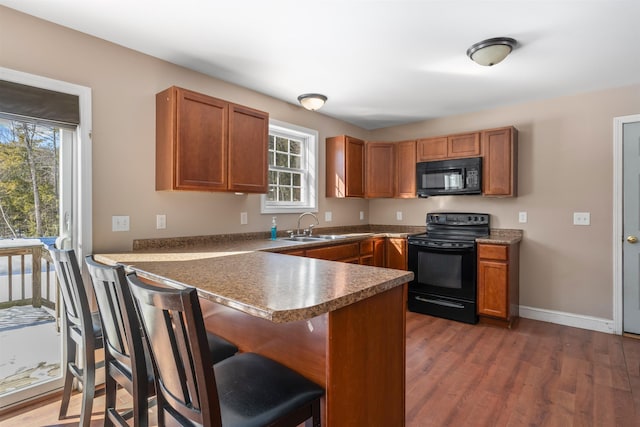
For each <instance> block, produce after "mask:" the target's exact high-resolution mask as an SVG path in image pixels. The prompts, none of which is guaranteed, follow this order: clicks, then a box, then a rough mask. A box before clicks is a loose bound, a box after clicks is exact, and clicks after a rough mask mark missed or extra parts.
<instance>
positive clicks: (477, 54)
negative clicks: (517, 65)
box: [467, 37, 518, 67]
mask: <svg viewBox="0 0 640 427" xmlns="http://www.w3.org/2000/svg"><path fill="white" fill-rule="evenodd" d="M517 43H518V42H516V41H515V40H514V39H511V38H509V37H496V38H493V39H487V40H483V41H481V42H478V43H476V44H474V45H473V46H471V47H470V48H469V49H467V56H468V57H469V58H471V59H472V60H473V61H474V62H477V63H478V64H480V65H486V66H489V67H490V66H492V65H495V64H497V63H499V62H500V61H502V60H503V59H504V58H506V57H507V55H509V54H510V53H511V51H512V50H513V49H514V48H515V47H516V44H517Z"/></svg>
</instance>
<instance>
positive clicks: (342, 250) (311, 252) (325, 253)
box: [306, 242, 360, 262]
mask: <svg viewBox="0 0 640 427" xmlns="http://www.w3.org/2000/svg"><path fill="white" fill-rule="evenodd" d="M359 254H360V244H359V243H358V242H354V243H347V244H344V245H335V246H327V247H323V248H315V249H307V251H306V255H307V257H309V258H320V259H327V260H330V261H339V260H346V259H349V261H350V262H352V261H354V260H355V262H358V255H359Z"/></svg>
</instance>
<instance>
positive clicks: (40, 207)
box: [0, 119, 60, 238]
mask: <svg viewBox="0 0 640 427" xmlns="http://www.w3.org/2000/svg"><path fill="white" fill-rule="evenodd" d="M59 150H60V130H59V129H58V128H56V127H54V126H51V125H46V124H40V123H34V122H27V121H19V120H6V119H0V238H17V237H44V236H56V235H58V224H59V222H58V211H59V210H58V200H59V194H58V187H59V186H58V177H59V155H58V154H59Z"/></svg>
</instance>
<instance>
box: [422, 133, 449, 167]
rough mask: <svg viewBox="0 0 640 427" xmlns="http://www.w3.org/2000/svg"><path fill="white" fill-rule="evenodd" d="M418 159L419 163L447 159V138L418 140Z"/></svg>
mask: <svg viewBox="0 0 640 427" xmlns="http://www.w3.org/2000/svg"><path fill="white" fill-rule="evenodd" d="M417 157H418V161H419V162H426V161H429V160H442V159H446V158H447V137H446V136H441V137H437V138H425V139H419V140H418V147H417Z"/></svg>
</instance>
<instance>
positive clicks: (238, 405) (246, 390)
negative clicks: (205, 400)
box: [213, 353, 324, 427]
mask: <svg viewBox="0 0 640 427" xmlns="http://www.w3.org/2000/svg"><path fill="white" fill-rule="evenodd" d="M213 369H214V371H215V376H216V384H217V386H218V398H219V400H220V415H221V418H222V425H223V426H233V427H261V426H266V425H270V424H271V423H273V422H274V421H276V420H278V419H279V418H280V417H281V416H282V414H287V413H290V412H293V411H294V410H295V409H297V408H299V407H300V406H303V405H304V404H305V403H307V402H310V401H313V400H315V399H319V398H320V397H321V396H322V395H323V394H324V390H323V389H322V388H321V387H320V386H318V385H317V384H315V383H313V382H311V381H309V380H308V379H306V378H304V377H303V376H302V375H300V374H298V373H296V372H294V371H292V370H291V369H289V368H287V367H285V366H283V365H281V364H280V363H277V362H275V361H273V360H271V359H268V358H266V357H263V356H260V355H258V354H255V353H240V354H238V355H236V356H233V357H230V358H228V359H226V360H223V361H222V362H220V363H218V364H216V365H214V367H213Z"/></svg>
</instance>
